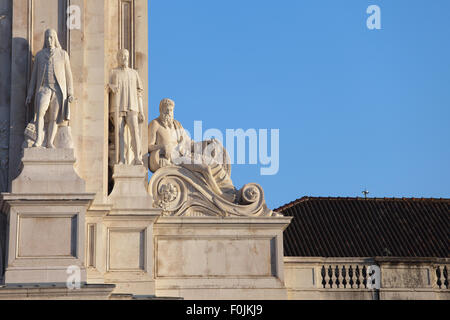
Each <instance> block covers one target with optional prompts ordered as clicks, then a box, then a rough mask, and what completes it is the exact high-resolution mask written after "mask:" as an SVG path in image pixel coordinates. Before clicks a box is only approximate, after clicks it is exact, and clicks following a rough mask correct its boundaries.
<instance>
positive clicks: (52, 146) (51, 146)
mask: <svg viewBox="0 0 450 320" xmlns="http://www.w3.org/2000/svg"><path fill="white" fill-rule="evenodd" d="M47 149H55V145H54V144H53V143H47Z"/></svg>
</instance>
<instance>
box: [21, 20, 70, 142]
mask: <svg viewBox="0 0 450 320" xmlns="http://www.w3.org/2000/svg"><path fill="white" fill-rule="evenodd" d="M33 96H34V97H35V103H34V123H35V130H36V140H35V142H34V144H33V147H42V144H43V142H44V139H45V133H44V116H45V115H46V113H47V111H48V114H49V123H48V127H47V128H46V133H47V134H46V138H47V139H46V142H47V143H46V147H47V148H55V145H54V141H55V137H56V133H57V130H58V125H59V126H66V127H68V125H69V122H68V121H69V120H70V107H69V103H72V102H73V101H74V99H75V98H74V96H73V79H72V71H71V68H70V61H69V55H68V54H67V52H66V51H64V50H63V49H62V48H61V45H60V43H59V40H58V35H57V33H56V31H55V30H53V29H47V30H46V31H45V40H44V48H43V49H42V50H41V51H39V52H38V53H37V55H36V58H35V62H34V66H33V73H32V75H31V81H30V85H29V90H28V96H27V99H26V104H27V105H30V104H31V101H32V99H33ZM63 147H70V146H67V145H66V146H63Z"/></svg>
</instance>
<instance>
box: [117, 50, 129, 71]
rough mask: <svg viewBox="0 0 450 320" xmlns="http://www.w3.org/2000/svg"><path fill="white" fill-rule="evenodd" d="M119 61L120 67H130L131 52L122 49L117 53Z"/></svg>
mask: <svg viewBox="0 0 450 320" xmlns="http://www.w3.org/2000/svg"><path fill="white" fill-rule="evenodd" d="M117 61H118V62H119V66H121V67H128V65H129V61H130V52H129V51H128V50H127V49H121V50H119V52H117Z"/></svg>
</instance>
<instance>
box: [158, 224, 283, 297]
mask: <svg viewBox="0 0 450 320" xmlns="http://www.w3.org/2000/svg"><path fill="white" fill-rule="evenodd" d="M290 221H291V218H288V217H249V218H244V217H227V218H220V217H161V218H159V219H158V221H157V223H156V224H155V228H154V229H155V231H154V243H155V278H156V295H157V296H171V297H183V298H184V299H188V300H191V299H195V300H197V299H201V300H229V299H232V300H256V299H267V300H274V299H287V290H286V287H285V284H284V267H283V230H284V229H285V228H286V227H287V226H288V225H289V223H290Z"/></svg>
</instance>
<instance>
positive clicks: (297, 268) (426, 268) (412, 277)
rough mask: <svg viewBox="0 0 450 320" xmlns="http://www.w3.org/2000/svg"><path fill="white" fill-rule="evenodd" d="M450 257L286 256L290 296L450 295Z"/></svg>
mask: <svg viewBox="0 0 450 320" xmlns="http://www.w3.org/2000/svg"><path fill="white" fill-rule="evenodd" d="M449 260H450V259H436V258H394V257H375V258H320V257H285V259H284V262H285V263H284V266H285V284H286V287H287V288H288V298H289V299H300V300H303V299H327V300H336V299H358V300H372V299H383V300H384V299H449V298H450V290H449V289H448V269H449V265H448V262H449Z"/></svg>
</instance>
